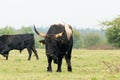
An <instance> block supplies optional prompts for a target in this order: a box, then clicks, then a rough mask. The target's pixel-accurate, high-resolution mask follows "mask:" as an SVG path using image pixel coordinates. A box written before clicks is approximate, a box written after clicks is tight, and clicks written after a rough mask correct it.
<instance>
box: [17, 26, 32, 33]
mask: <svg viewBox="0 0 120 80" xmlns="http://www.w3.org/2000/svg"><path fill="white" fill-rule="evenodd" d="M18 32H19V33H22V34H25V33H33V31H32V28H31V27H29V26H28V27H25V26H22V28H21V29H20V30H18Z"/></svg>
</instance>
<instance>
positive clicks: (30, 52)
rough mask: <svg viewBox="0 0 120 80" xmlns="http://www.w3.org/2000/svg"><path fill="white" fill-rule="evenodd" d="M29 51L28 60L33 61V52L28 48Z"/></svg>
mask: <svg viewBox="0 0 120 80" xmlns="http://www.w3.org/2000/svg"><path fill="white" fill-rule="evenodd" d="M27 50H28V54H29V57H28V60H30V59H31V55H32V50H31V49H30V48H27Z"/></svg>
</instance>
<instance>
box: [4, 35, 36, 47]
mask: <svg viewBox="0 0 120 80" xmlns="http://www.w3.org/2000/svg"><path fill="white" fill-rule="evenodd" d="M3 37H4V39H5V41H4V43H5V45H7V46H8V47H11V48H13V49H23V48H26V47H27V46H29V47H30V46H31V47H32V46H33V45H34V35H33V34H16V35H3Z"/></svg>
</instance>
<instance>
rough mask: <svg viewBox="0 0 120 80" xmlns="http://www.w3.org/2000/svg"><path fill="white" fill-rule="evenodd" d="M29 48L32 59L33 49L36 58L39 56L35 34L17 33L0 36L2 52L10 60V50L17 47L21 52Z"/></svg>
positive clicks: (0, 52)
mask: <svg viewBox="0 0 120 80" xmlns="http://www.w3.org/2000/svg"><path fill="white" fill-rule="evenodd" d="M25 48H27V50H28V53H29V57H28V60H30V59H31V55H32V51H33V52H34V54H35V56H36V59H39V58H38V55H37V51H36V49H35V44H34V35H33V34H17V35H2V36H0V54H1V55H3V56H4V57H6V60H8V56H9V51H10V50H13V49H16V50H20V52H21V51H22V50H23V49H25Z"/></svg>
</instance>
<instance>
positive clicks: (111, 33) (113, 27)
mask: <svg viewBox="0 0 120 80" xmlns="http://www.w3.org/2000/svg"><path fill="white" fill-rule="evenodd" d="M102 25H104V26H106V27H107V28H106V29H105V34H106V37H107V40H108V42H109V43H110V44H113V45H114V46H116V47H120V16H118V17H117V18H115V19H113V20H112V21H104V22H102Z"/></svg>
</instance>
